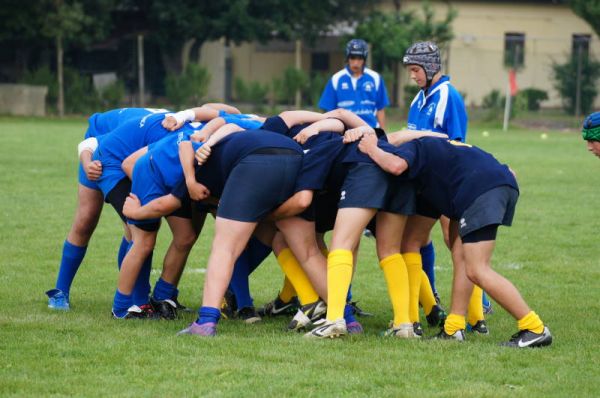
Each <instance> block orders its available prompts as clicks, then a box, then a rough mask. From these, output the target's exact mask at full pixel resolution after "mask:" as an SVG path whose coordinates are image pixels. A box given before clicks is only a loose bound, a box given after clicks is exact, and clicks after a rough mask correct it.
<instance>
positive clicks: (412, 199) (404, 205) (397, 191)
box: [381, 175, 417, 216]
mask: <svg viewBox="0 0 600 398" xmlns="http://www.w3.org/2000/svg"><path fill="white" fill-rule="evenodd" d="M389 179H390V183H389V187H388V193H387V198H386V202H385V206H384V207H383V208H382V209H381V210H382V211H385V212H388V213H394V214H402V215H405V216H412V215H413V214H415V213H416V210H417V199H416V195H417V194H416V190H415V186H414V184H413V182H412V181H407V180H403V179H399V178H394V176H391V175H390V176H389Z"/></svg>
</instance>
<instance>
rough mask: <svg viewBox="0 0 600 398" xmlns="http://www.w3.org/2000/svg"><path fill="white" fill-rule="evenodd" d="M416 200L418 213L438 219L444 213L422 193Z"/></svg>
mask: <svg viewBox="0 0 600 398" xmlns="http://www.w3.org/2000/svg"><path fill="white" fill-rule="evenodd" d="M416 202H417V203H416V213H417V214H418V215H420V216H423V217H429V218H433V219H435V220H438V219H439V218H440V217H441V216H442V213H441V212H440V211H439V210H437V209H436V208H435V206H433V205H432V204H431V203H430V202H429V201H428V200H427V199H425V198H424V197H423V196H422V195H420V194H417V195H416Z"/></svg>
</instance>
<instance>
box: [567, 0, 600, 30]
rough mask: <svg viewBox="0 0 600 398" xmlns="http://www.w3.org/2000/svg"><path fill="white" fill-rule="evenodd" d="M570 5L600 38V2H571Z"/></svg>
mask: <svg viewBox="0 0 600 398" xmlns="http://www.w3.org/2000/svg"><path fill="white" fill-rule="evenodd" d="M569 5H570V6H571V9H572V10H573V11H574V12H575V14H577V15H579V16H580V17H581V18H583V19H584V20H585V21H586V22H587V23H589V24H590V26H591V27H592V29H594V32H596V34H597V35H598V36H600V0H570V1H569Z"/></svg>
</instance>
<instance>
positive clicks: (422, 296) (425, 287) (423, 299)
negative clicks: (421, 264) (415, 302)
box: [419, 270, 437, 315]
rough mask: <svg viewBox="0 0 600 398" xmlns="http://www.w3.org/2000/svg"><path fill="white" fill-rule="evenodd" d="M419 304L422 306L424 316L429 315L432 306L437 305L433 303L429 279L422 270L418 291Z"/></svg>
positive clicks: (433, 297)
mask: <svg viewBox="0 0 600 398" xmlns="http://www.w3.org/2000/svg"><path fill="white" fill-rule="evenodd" d="M419 302H420V303H421V305H422V306H423V311H424V312H425V315H429V314H430V313H431V309H432V308H433V306H434V305H436V304H437V302H436V301H435V296H434V295H433V289H432V288H431V284H430V283H429V278H428V277H427V274H426V273H425V271H423V270H421V289H420V290H419Z"/></svg>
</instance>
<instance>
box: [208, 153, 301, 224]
mask: <svg viewBox="0 0 600 398" xmlns="http://www.w3.org/2000/svg"><path fill="white" fill-rule="evenodd" d="M282 151H285V150H282ZM301 166H302V155H300V154H298V153H296V152H295V151H294V152H293V153H289V154H288V153H285V154H258V153H252V154H250V155H248V156H246V157H244V158H243V159H242V160H240V161H239V162H238V164H236V165H235V167H234V168H233V170H232V171H231V173H230V174H229V177H227V181H226V182H225V187H224V188H223V194H222V195H221V200H220V201H219V207H218V209H217V217H221V218H226V219H229V220H235V221H243V222H256V221H259V220H261V219H262V218H264V217H265V216H266V215H267V214H268V213H269V212H271V211H272V210H274V209H275V208H276V207H277V206H279V205H280V204H282V203H283V202H285V201H286V199H288V198H289V197H290V196H292V195H293V194H294V187H295V184H296V177H297V176H298V171H299V170H300V167H301Z"/></svg>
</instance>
